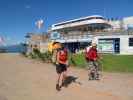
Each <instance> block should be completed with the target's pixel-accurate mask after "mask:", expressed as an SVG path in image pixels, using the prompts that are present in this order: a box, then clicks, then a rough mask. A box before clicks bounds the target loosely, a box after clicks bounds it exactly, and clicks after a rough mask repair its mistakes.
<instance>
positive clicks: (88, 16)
mask: <svg viewBox="0 0 133 100" xmlns="http://www.w3.org/2000/svg"><path fill="white" fill-rule="evenodd" d="M91 17H102V18H104V17H103V16H101V15H91V16H87V17H81V18H77V19H73V20H69V21H64V22H60V23H56V24H53V25H58V24H65V23H68V22H72V21H78V20H82V19H87V18H91Z"/></svg>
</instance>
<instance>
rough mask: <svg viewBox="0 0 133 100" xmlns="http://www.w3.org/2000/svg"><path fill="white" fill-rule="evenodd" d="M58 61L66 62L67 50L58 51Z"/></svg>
mask: <svg viewBox="0 0 133 100" xmlns="http://www.w3.org/2000/svg"><path fill="white" fill-rule="evenodd" d="M59 60H60V61H63V62H65V61H67V50H66V49H63V50H60V51H59Z"/></svg>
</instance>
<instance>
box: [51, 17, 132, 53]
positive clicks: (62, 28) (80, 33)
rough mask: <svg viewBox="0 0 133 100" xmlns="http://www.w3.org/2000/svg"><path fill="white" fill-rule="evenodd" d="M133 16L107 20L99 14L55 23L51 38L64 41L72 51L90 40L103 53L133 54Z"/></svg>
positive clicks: (80, 47) (83, 46) (84, 45)
mask: <svg viewBox="0 0 133 100" xmlns="http://www.w3.org/2000/svg"><path fill="white" fill-rule="evenodd" d="M132 26H133V17H127V18H123V19H122V20H106V19H105V18H104V17H102V16H99V15H93V16H87V17H82V18H78V19H74V20H69V21H64V22H61V23H57V24H53V25H52V27H51V29H50V31H49V32H50V40H51V41H57V42H61V43H63V44H64V45H65V46H66V47H67V48H68V49H69V50H70V51H71V52H75V51H76V50H79V49H84V48H85V47H86V46H87V45H88V44H90V42H96V43H97V44H98V50H99V51H100V52H102V53H117V54H133V46H132V45H133V31H129V29H130V30H131V29H132Z"/></svg>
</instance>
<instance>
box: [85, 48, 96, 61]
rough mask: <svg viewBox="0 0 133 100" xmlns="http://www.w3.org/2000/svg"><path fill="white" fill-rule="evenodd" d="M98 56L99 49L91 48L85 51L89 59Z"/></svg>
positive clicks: (86, 57)
mask: <svg viewBox="0 0 133 100" xmlns="http://www.w3.org/2000/svg"><path fill="white" fill-rule="evenodd" d="M96 57H97V50H95V49H93V48H90V49H89V51H87V50H86V52H85V59H86V60H87V61H89V60H94V59H95V58H96Z"/></svg>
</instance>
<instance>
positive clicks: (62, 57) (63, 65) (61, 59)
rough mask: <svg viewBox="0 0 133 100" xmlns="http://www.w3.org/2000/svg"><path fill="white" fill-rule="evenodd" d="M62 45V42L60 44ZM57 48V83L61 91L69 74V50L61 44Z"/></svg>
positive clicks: (57, 88)
mask: <svg viewBox="0 0 133 100" xmlns="http://www.w3.org/2000/svg"><path fill="white" fill-rule="evenodd" d="M60 45H61V44H60ZM60 47H61V48H59V49H58V50H57V56H56V57H57V58H56V72H57V74H58V77H57V83H56V90H58V91H60V90H61V87H62V86H63V84H64V81H65V79H66V75H67V64H68V52H67V49H66V48H64V47H63V45H61V46H60Z"/></svg>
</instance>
